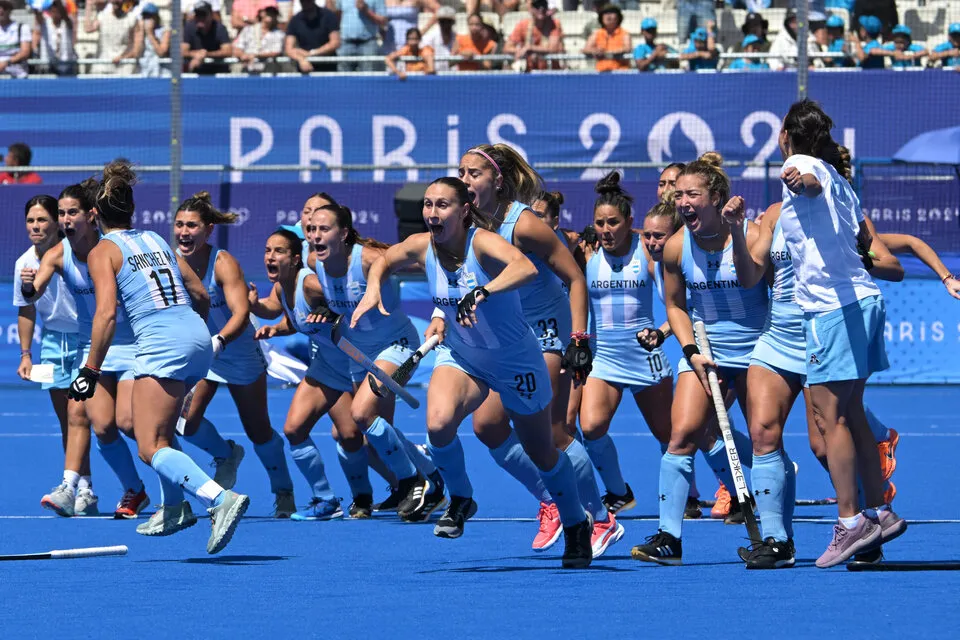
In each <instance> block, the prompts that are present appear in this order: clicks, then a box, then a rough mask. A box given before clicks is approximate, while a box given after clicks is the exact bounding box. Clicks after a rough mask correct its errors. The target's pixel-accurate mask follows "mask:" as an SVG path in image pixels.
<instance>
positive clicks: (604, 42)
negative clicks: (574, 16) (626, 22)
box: [583, 4, 633, 72]
mask: <svg viewBox="0 0 960 640" xmlns="http://www.w3.org/2000/svg"><path fill="white" fill-rule="evenodd" d="M597 13H598V14H599V15H600V24H601V27H600V28H599V29H597V30H596V31H594V32H593V34H592V35H591V36H590V39H589V40H587V44H586V46H585V47H584V48H583V53H584V55H587V56H590V57H592V58H595V59H596V60H597V71H600V72H603V71H617V70H620V69H629V68H630V59H629V57H628V56H629V55H630V51H631V50H632V49H633V43H632V42H631V41H630V34H629V33H628V32H627V30H626V29H624V28H623V26H622V25H623V12H622V11H621V10H620V7H618V6H617V5H615V4H606V5H604V6H603V7H601V8H600V10H599V11H598V12H597Z"/></svg>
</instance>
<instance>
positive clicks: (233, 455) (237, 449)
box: [213, 440, 244, 489]
mask: <svg viewBox="0 0 960 640" xmlns="http://www.w3.org/2000/svg"><path fill="white" fill-rule="evenodd" d="M227 444H229V445H230V455H229V456H227V457H226V458H214V459H213V464H214V466H215V467H216V468H217V470H216V472H215V473H214V474H213V481H214V482H216V483H217V484H218V485H220V486H221V487H223V488H224V489H233V487H234V485H236V484H237V469H238V468H239V467H240V461H241V460H243V454H244V451H243V447H241V446H240V445H238V444H237V443H236V442H234V441H233V440H227Z"/></svg>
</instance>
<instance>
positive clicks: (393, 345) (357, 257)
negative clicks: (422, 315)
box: [316, 243, 420, 382]
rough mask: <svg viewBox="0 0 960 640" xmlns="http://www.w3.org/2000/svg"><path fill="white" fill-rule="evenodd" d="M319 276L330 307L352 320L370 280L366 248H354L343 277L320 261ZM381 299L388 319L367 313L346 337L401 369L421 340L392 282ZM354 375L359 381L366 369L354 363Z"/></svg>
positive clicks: (318, 265)
mask: <svg viewBox="0 0 960 640" xmlns="http://www.w3.org/2000/svg"><path fill="white" fill-rule="evenodd" d="M316 273H317V279H318V280H319V281H320V287H321V288H322V289H323V297H324V298H325V299H326V301H327V306H329V307H330V309H331V310H333V311H334V312H336V313H338V314H341V315H344V316H346V317H347V318H349V317H350V316H351V315H352V314H353V311H354V309H356V308H357V305H358V304H359V303H360V299H361V298H363V295H364V293H366V291H367V277H366V276H365V275H364V274H363V245H362V244H359V243H356V244H354V245H353V248H352V249H351V250H350V259H349V262H348V266H347V272H346V273H345V274H344V275H343V276H340V277H333V276H331V275H329V274H328V273H327V271H326V269H325V268H324V264H323V262H321V261H320V260H317V261H316ZM380 297H381V299H382V300H383V306H384V308H386V310H387V311H388V312H389V313H390V315H388V316H385V315H383V314H382V313H380V312H379V311H373V312H371V313H367V314H365V315H364V316H363V317H362V318H360V320H359V321H358V322H357V326H356V327H354V328H352V329H349V328H348V329H345V330H344V337H346V338H347V339H348V340H349V341H350V342H352V343H353V344H354V345H356V346H357V348H359V349H360V350H361V351H363V352H364V353H365V354H366V355H367V357H368V358H370V359H371V360H374V361H376V360H384V361H387V362H391V363H393V364H395V365H397V366H399V365H401V364H403V363H404V361H406V359H407V358H409V357H410V356H411V355H413V350H414V349H416V348H417V347H419V346H420V337H419V334H418V333H417V330H416V327H414V326H413V323H412V322H411V321H410V318H409V317H407V314H406V313H404V312H403V309H401V308H400V293H399V291H398V290H397V287H396V283H395V282H394V281H393V280H392V279H390V280H388V281H387V282H385V283H384V284H383V286H382V287H381V288H380ZM344 325H346V322H345V323H344ZM351 375H352V376H353V378H354V381H355V382H359V381H360V380H362V379H363V378H364V376H365V375H366V370H365V369H364V368H363V367H361V366H360V365H359V364H357V363H355V362H354V363H352V367H351Z"/></svg>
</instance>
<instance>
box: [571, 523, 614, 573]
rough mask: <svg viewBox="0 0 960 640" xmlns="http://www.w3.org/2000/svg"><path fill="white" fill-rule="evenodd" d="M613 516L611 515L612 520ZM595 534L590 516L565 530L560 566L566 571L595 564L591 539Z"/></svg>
mask: <svg viewBox="0 0 960 640" xmlns="http://www.w3.org/2000/svg"><path fill="white" fill-rule="evenodd" d="M612 519H613V516H612V515H611V520H612ZM592 532H593V518H591V517H590V516H589V515H588V516H587V517H586V518H585V519H584V520H583V522H578V523H577V524H575V525H572V526H570V527H564V528H563V538H564V542H565V543H566V544H565V545H564V549H563V559H562V560H561V561H560V566H562V567H563V568H564V569H586V568H587V567H589V566H590V563H591V562H593V547H592V545H591V544H590V538H591V536H592Z"/></svg>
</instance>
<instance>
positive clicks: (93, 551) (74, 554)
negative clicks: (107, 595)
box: [0, 545, 127, 560]
mask: <svg viewBox="0 0 960 640" xmlns="http://www.w3.org/2000/svg"><path fill="white" fill-rule="evenodd" d="M125 555H127V547H126V546H125V545H119V546H116V547H86V548H82V549H55V550H53V551H47V552H46V553H21V554H15V555H0V560H69V559H71V558H99V557H103V556H125Z"/></svg>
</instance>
